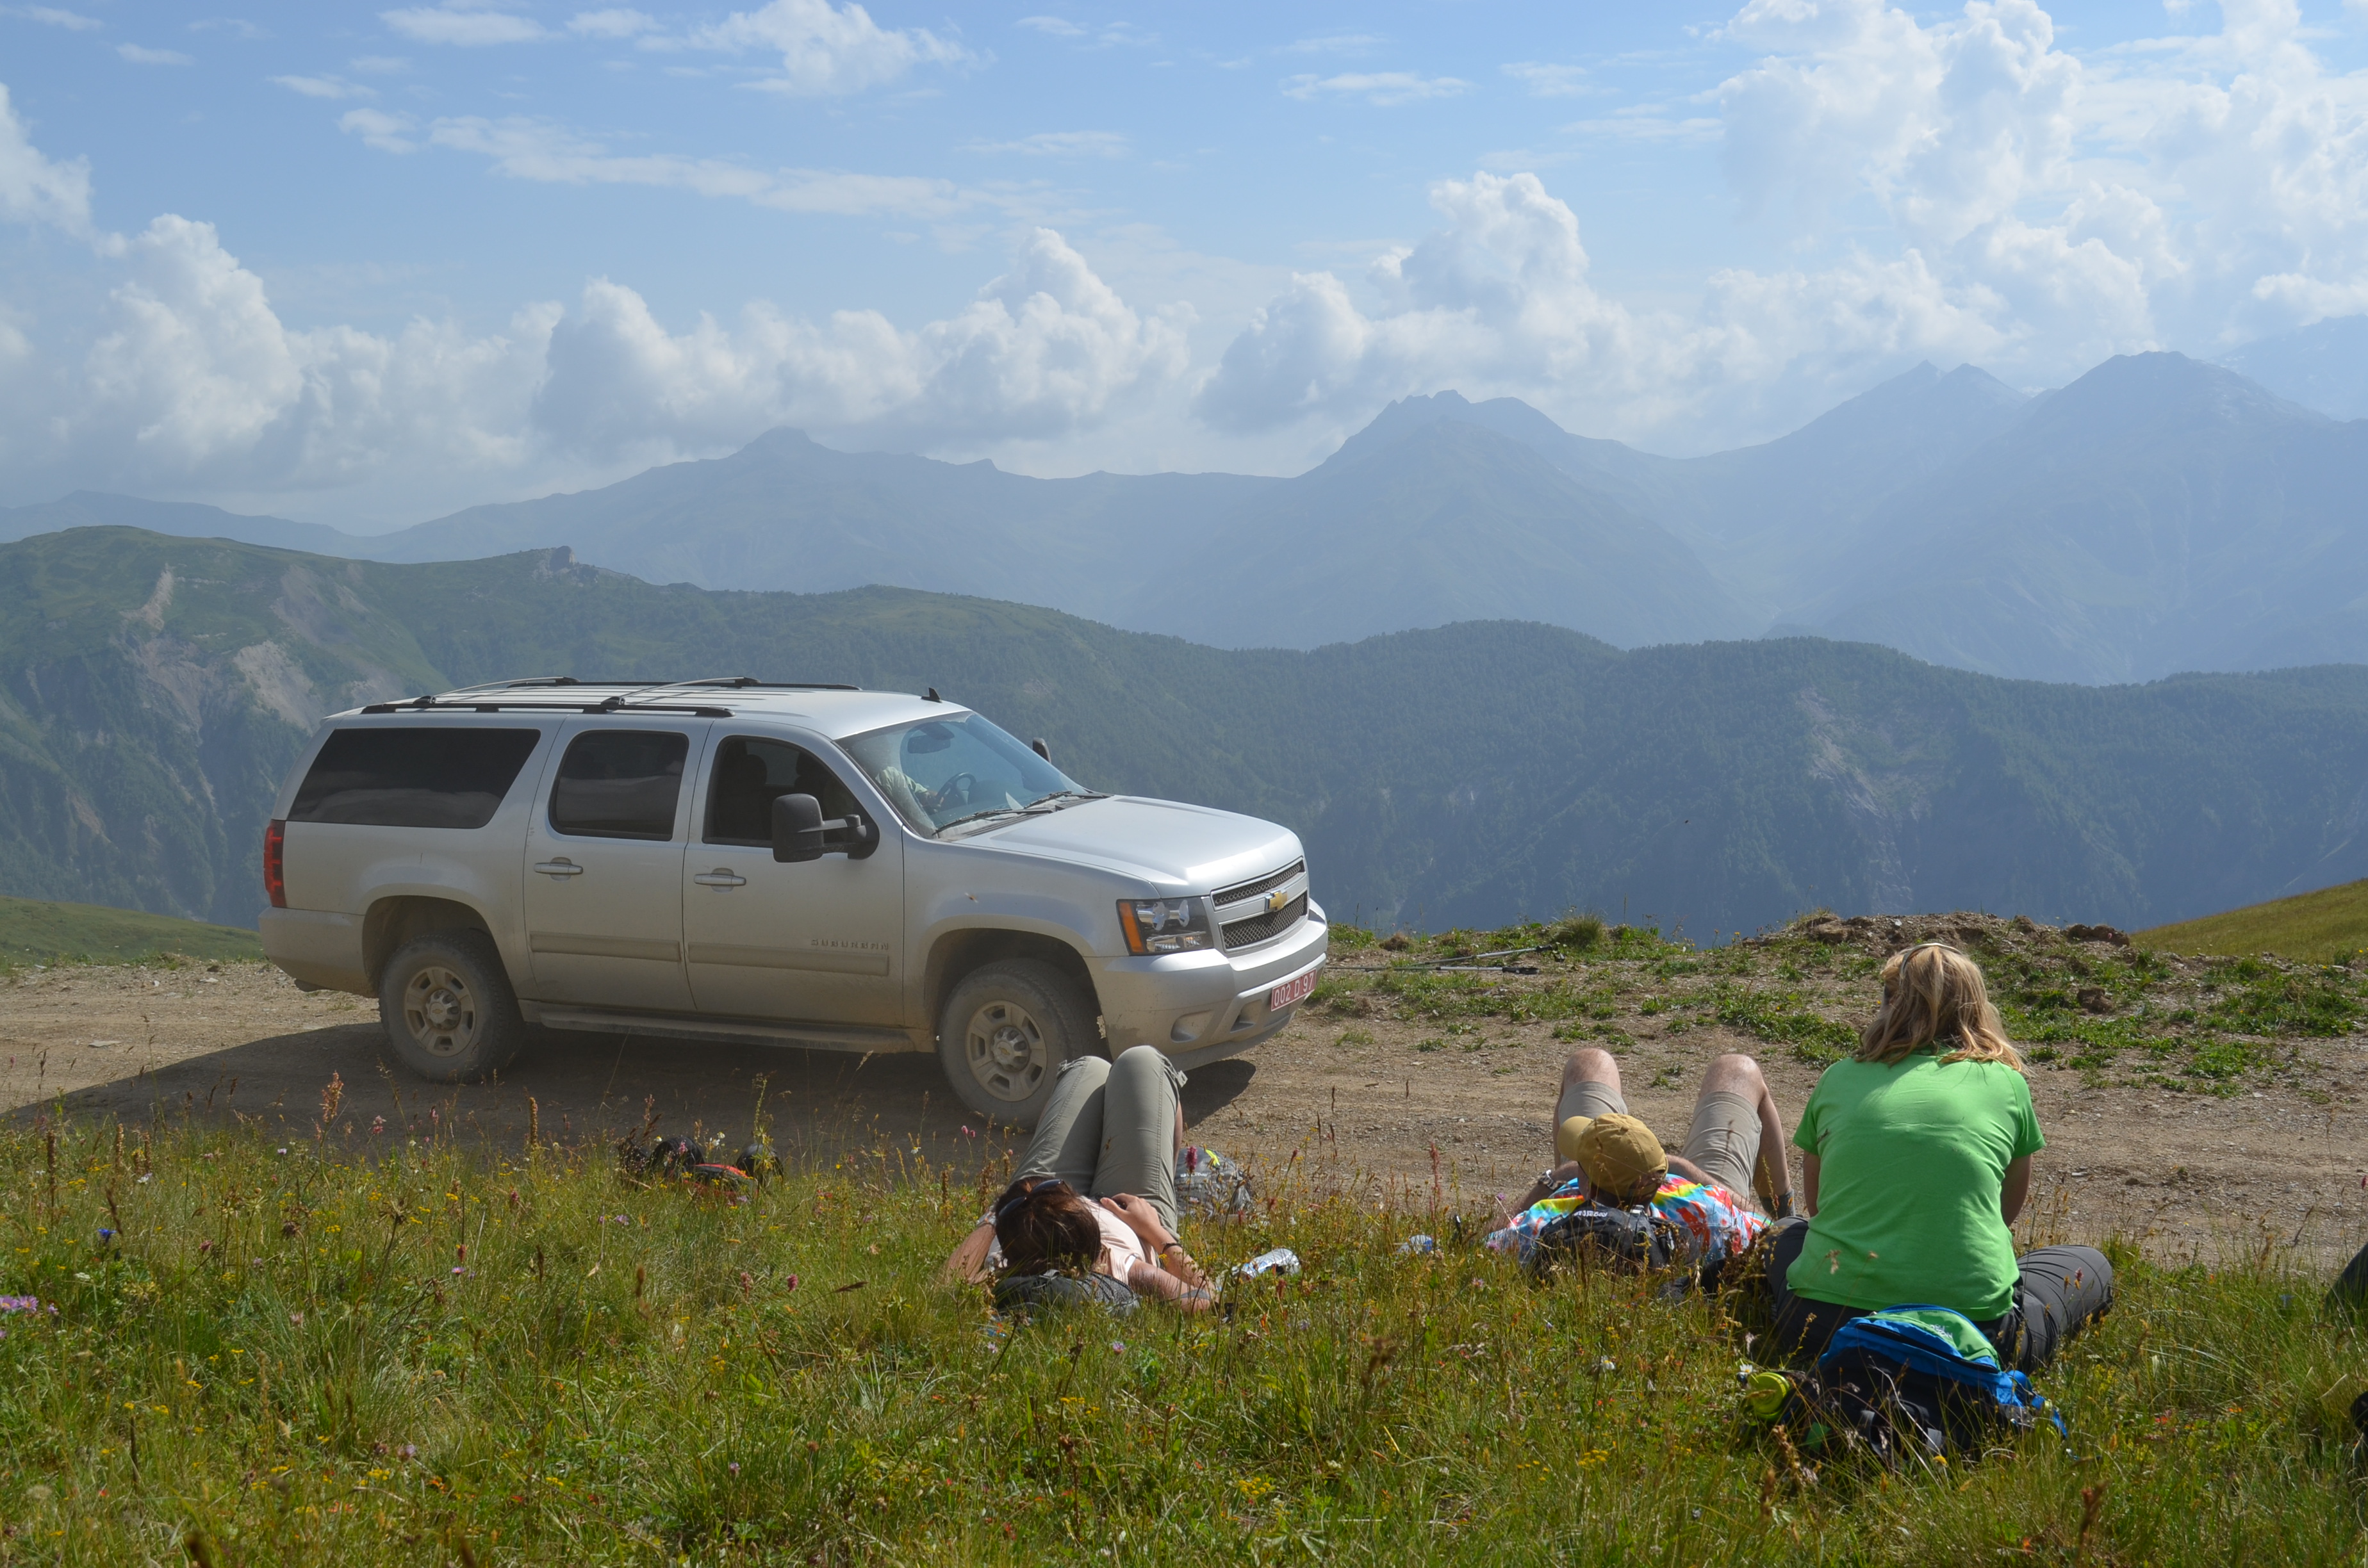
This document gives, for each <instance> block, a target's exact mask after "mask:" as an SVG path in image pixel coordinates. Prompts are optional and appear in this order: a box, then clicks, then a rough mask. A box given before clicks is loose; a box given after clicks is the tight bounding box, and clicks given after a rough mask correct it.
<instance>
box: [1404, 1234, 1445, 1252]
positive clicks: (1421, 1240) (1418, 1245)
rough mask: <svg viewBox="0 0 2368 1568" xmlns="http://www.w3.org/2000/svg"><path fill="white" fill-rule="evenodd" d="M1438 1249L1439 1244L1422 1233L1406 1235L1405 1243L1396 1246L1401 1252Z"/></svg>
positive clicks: (1435, 1250)
mask: <svg viewBox="0 0 2368 1568" xmlns="http://www.w3.org/2000/svg"><path fill="white" fill-rule="evenodd" d="M1438 1250H1439V1244H1438V1243H1437V1242H1436V1241H1433V1240H1432V1239H1431V1238H1430V1237H1429V1236H1424V1235H1413V1236H1408V1237H1407V1238H1406V1242H1405V1244H1403V1245H1401V1246H1400V1247H1399V1248H1398V1251H1399V1252H1400V1253H1401V1254H1407V1253H1425V1252H1437V1251H1438Z"/></svg>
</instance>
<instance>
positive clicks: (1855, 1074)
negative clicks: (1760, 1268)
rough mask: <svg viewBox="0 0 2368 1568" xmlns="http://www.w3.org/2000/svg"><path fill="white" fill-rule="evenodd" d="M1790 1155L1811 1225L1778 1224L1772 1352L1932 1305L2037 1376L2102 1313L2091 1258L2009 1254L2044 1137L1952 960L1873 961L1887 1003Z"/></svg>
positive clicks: (2104, 1302) (2101, 1287)
mask: <svg viewBox="0 0 2368 1568" xmlns="http://www.w3.org/2000/svg"><path fill="white" fill-rule="evenodd" d="M1793 1142H1794V1143H1796V1144H1797V1145H1799V1146H1800V1149H1801V1152H1802V1153H1803V1154H1804V1156H1805V1158H1804V1160H1803V1162H1802V1175H1803V1177H1804V1179H1803V1181H1802V1187H1803V1189H1804V1198H1805V1199H1806V1206H1807V1209H1808V1215H1809V1217H1808V1219H1807V1220H1806V1221H1789V1222H1787V1223H1786V1224H1784V1225H1782V1226H1779V1227H1778V1230H1777V1233H1776V1239H1775V1241H1774V1244H1773V1247H1772V1251H1771V1254H1770V1261H1769V1265H1768V1284H1769V1289H1770V1293H1771V1295H1772V1297H1773V1306H1774V1310H1775V1320H1776V1324H1775V1326H1776V1337H1777V1339H1778V1341H1779V1342H1780V1343H1782V1344H1784V1345H1786V1346H1792V1347H1796V1348H1797V1349H1798V1350H1799V1351H1801V1352H1802V1353H1803V1354H1804V1355H1807V1356H1815V1355H1816V1354H1817V1353H1818V1352H1819V1351H1821V1350H1823V1349H1824V1348H1825V1346H1826V1343H1827V1341H1828V1340H1830V1339H1831V1338H1832V1337H1833V1334H1834V1330H1835V1329H1837V1328H1839V1327H1840V1326H1841V1325H1842V1324H1844V1323H1846V1322H1848V1321H1849V1320H1850V1319H1851V1318H1854V1317H1860V1316H1862V1315H1864V1314H1865V1313H1866V1312H1869V1311H1873V1310H1879V1309H1881V1308H1884V1307H1892V1306H1901V1305H1906V1304H1909V1303H1916V1304H1921V1305H1931V1306H1942V1307H1950V1308H1953V1309H1954V1310H1955V1311H1957V1312H1962V1313H1964V1315H1965V1316H1966V1317H1968V1318H1971V1319H1972V1320H1973V1321H1974V1325H1975V1327H1976V1328H1978V1329H1980V1330H1981V1331H1982V1333H1983V1334H1984V1335H1987V1337H1988V1339H1989V1341H1990V1343H1991V1344H1992V1345H1994V1346H1997V1347H1998V1356H1999V1359H2000V1361H2002V1362H2003V1363H2004V1364H2006V1365H2008V1366H2010V1367H2019V1368H2021V1369H2022V1370H2024V1371H2026V1372H2031V1371H2036V1370H2038V1369H2040V1368H2042V1367H2044V1366H2045V1365H2046V1364H2047V1363H2048V1362H2049V1361H2051V1360H2053V1359H2054V1358H2055V1353H2056V1351H2057V1349H2058V1348H2060V1347H2061V1346H2062V1345H2063V1343H2064V1342H2065V1341H2066V1340H2068V1339H2070V1338H2071V1337H2072V1336H2073V1335H2076V1334H2078V1332H2079V1331H2080V1330H2081V1328H2082V1327H2083V1326H2085V1325H2086V1324H2088V1323H2089V1322H2090V1321H2091V1320H2092V1319H2094V1318H2097V1317H2099V1316H2100V1315H2102V1314H2103V1312H2105V1310H2106V1309H2107V1308H2108V1307H2110V1306H2112V1301H2113V1269H2112V1264H2110V1263H2108V1262H2106V1260H2105V1255H2104V1254H2102V1253H2100V1252H2099V1251H2097V1250H2096V1249H2095V1248H2094V1247H2082V1246H2052V1247H2040V1248H2038V1249H2037V1250H2035V1251H2032V1252H2029V1253H2025V1254H2024V1255H2023V1256H2021V1258H2020V1259H2018V1258H2017V1257H2016V1256H2015V1255H2014V1233H2013V1232H2012V1231H2011V1230H2009V1226H2011V1225H2012V1224H2013V1223H2014V1221H2015V1216H2016V1215H2017V1214H2019V1213H2021V1210H2022V1203H2023V1199H2024V1197H2025V1195H2026V1194H2028V1193H2029V1191H2030V1190H2031V1156H2032V1154H2034V1153H2037V1152H2038V1151H2039V1148H2040V1146H2041V1144H2042V1143H2043V1142H2044V1140H2043V1139H2042V1138H2041V1137H2040V1134H2039V1117H2038V1113H2037V1112H2036V1111H2035V1110H2034V1109H2033V1108H2032V1103H2031V1085H2029V1084H2028V1083H2026V1082H2025V1081H2024V1080H2023V1076H2022V1058H2021V1056H2020V1055H2018V1054H2017V1053H2016V1051H2015V1049H2014V1047H2013V1046H2012V1045H2011V1044H2009V1042H2008V1040H2007V1038H2006V1031H2005V1028H2004V1026H2003V1025H2002V1024H2000V1023H1999V1021H1998V1009H1997V1008H1996V1007H1993V1006H1991V1005H1990V1000H1989V993H1988V990H1987V987H1985V986H1984V984H1983V983H1982V971H1981V969H1980V967H1979V966H1978V965H1976V964H1975V962H1974V960H1972V959H1970V958H1967V957H1966V956H1965V955H1964V953H1961V952H1959V951H1958V950H1957V949H1954V948H1952V947H1948V946H1946V945H1944V944H1942V943H1939V942H1925V943H1920V944H1918V946H1916V947H1913V948H1909V949H1907V950H1906V951H1905V952H1902V953H1897V954H1895V955H1894V956H1893V958H1892V960H1891V961H1890V962H1889V963H1887V964H1885V965H1884V969H1883V1006H1882V1008H1881V1009H1880V1010H1879V1011H1878V1012H1877V1013H1876V1014H1875V1016H1874V1021H1873V1023H1871V1024H1869V1025H1868V1026H1867V1028H1866V1033H1865V1035H1864V1036H1863V1037H1862V1038H1861V1040H1860V1043H1859V1048H1858V1051H1857V1052H1856V1053H1855V1055H1854V1056H1853V1057H1852V1058H1850V1060H1848V1061H1843V1062H1835V1063H1834V1064H1833V1065H1832V1066H1831V1067H1828V1068H1827V1069H1826V1071H1825V1074H1824V1076H1822V1077H1821V1078H1819V1079H1818V1080H1817V1087H1816V1092H1815V1093H1813V1094H1812V1095H1811V1096H1809V1104H1808V1107H1807V1108H1806V1109H1804V1111H1803V1112H1802V1113H1801V1126H1800V1130H1799V1131H1796V1132H1795V1133H1793Z"/></svg>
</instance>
